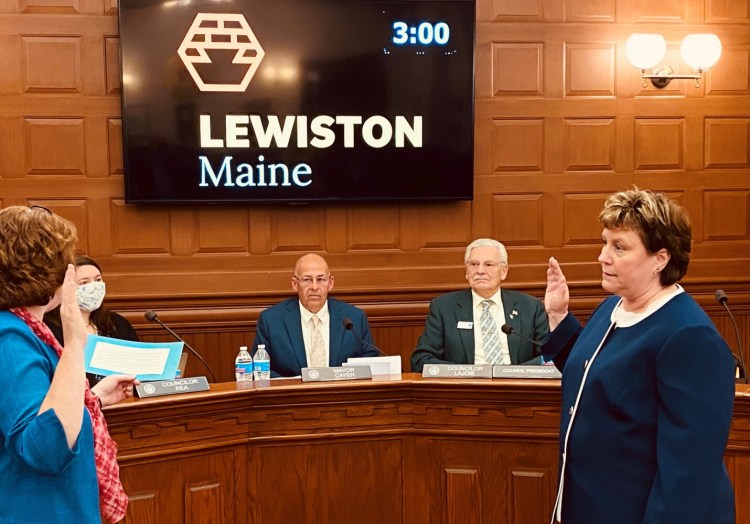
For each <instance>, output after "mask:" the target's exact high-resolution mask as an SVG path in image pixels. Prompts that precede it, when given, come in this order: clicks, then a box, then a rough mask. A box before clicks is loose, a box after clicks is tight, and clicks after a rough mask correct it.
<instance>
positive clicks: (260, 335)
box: [250, 311, 281, 378]
mask: <svg viewBox="0 0 750 524" xmlns="http://www.w3.org/2000/svg"><path fill="white" fill-rule="evenodd" d="M260 344H263V345H265V346H266V351H268V355H269V356H270V357H271V378H276V377H280V376H281V375H280V374H279V372H278V371H276V370H274V368H273V365H274V358H273V357H274V354H273V347H272V346H271V335H270V332H269V326H268V322H267V321H266V315H265V311H264V312H262V313H261V314H260V316H259V317H258V326H257V329H256V331H255V339H253V345H252V346H251V348H250V352H251V353H252V354H253V357H254V356H255V351H256V350H257V349H258V345H260Z"/></svg>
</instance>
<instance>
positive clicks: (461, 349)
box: [411, 289, 549, 373]
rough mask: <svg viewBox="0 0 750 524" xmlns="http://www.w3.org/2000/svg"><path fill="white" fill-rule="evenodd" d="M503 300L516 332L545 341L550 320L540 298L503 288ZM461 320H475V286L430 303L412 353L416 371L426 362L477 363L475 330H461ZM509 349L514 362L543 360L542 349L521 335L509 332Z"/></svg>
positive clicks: (537, 361) (501, 291) (509, 321)
mask: <svg viewBox="0 0 750 524" xmlns="http://www.w3.org/2000/svg"><path fill="white" fill-rule="evenodd" d="M500 299H501V300H502V302H503V309H504V310H505V322H506V323H507V324H510V325H511V326H512V327H513V332H514V333H520V334H521V335H524V336H526V337H528V338H530V339H531V340H537V341H539V342H543V341H544V339H545V338H546V337H547V333H549V322H548V320H547V313H545V311H544V305H543V304H542V302H541V301H540V300H539V299H537V298H535V297H532V296H531V295H527V294H525V293H521V292H518V291H509V290H506V289H501V290H500ZM459 322H472V323H473V322H474V312H473V310H472V299H471V289H464V290H462V291H454V292H453V293H447V294H445V295H441V296H439V297H437V298H435V299H433V300H432V302H430V311H429V313H428V315H427V321H426V324H425V328H424V331H423V332H422V335H421V336H420V337H419V341H418V342H417V348H416V349H415V350H414V353H413V354H412V356H411V370H412V371H413V372H415V373H421V372H422V368H423V367H424V365H425V364H473V363H474V329H458V323H459ZM476 327H477V328H478V327H479V326H476ZM499 327H500V326H498V328H499ZM508 351H509V352H510V362H511V364H539V363H540V359H539V355H540V354H541V353H540V350H539V348H538V347H535V346H534V345H533V344H532V343H531V342H529V341H527V340H524V339H522V338H521V337H519V336H516V335H512V334H511V335H508Z"/></svg>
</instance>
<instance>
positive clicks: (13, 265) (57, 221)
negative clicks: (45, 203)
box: [0, 206, 78, 309]
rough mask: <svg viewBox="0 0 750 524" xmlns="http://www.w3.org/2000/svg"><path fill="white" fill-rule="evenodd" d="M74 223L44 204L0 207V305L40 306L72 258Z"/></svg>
mask: <svg viewBox="0 0 750 524" xmlns="http://www.w3.org/2000/svg"><path fill="white" fill-rule="evenodd" d="M77 240H78V235H77V233H76V227H75V225H73V224H72V223H71V222H69V221H67V220H65V219H64V218H62V217H60V216H58V215H55V214H54V213H52V212H51V211H49V210H48V209H45V208H43V207H36V206H34V207H26V206H10V207H7V208H5V209H2V210H0V287H2V293H0V309H10V308H13V307H26V306H43V305H45V304H47V303H48V302H49V301H50V299H51V298H52V297H54V295H55V291H57V288H59V287H60V286H61V285H62V283H63V279H64V278H65V270H66V268H67V266H68V264H71V263H72V262H73V257H74V255H75V247H76V242H77Z"/></svg>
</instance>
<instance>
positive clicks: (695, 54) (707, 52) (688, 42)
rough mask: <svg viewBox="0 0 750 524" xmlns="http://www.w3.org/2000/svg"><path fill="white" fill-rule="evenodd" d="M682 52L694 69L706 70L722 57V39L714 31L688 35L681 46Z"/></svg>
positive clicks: (685, 60) (684, 59) (686, 61)
mask: <svg viewBox="0 0 750 524" xmlns="http://www.w3.org/2000/svg"><path fill="white" fill-rule="evenodd" d="M680 54H681V55H682V60H683V61H684V62H685V63H686V64H687V65H689V66H690V67H692V68H693V70H695V71H698V72H699V73H700V72H703V71H706V70H707V69H711V68H712V67H713V66H714V64H715V63H716V62H717V61H718V60H719V57H721V40H719V37H718V36H716V35H715V34H713V33H701V34H694V35H687V36H686V37H685V40H683V41H682V45H681V46H680Z"/></svg>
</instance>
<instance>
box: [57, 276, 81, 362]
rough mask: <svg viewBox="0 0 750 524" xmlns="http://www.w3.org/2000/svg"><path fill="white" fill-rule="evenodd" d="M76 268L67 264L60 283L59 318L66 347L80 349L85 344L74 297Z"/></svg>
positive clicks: (76, 286)
mask: <svg viewBox="0 0 750 524" xmlns="http://www.w3.org/2000/svg"><path fill="white" fill-rule="evenodd" d="M76 289H78V283H77V282H76V268H75V266H74V265H73V264H68V269H67V270H66V271H65V280H64V281H63V285H62V302H61V303H60V320H61V321H62V328H63V339H64V341H65V348H66V349H75V350H82V349H83V346H85V345H86V337H87V335H88V333H87V332H86V324H84V322H83V316H81V310H80V309H79V308H78V299H77V298H76Z"/></svg>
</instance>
